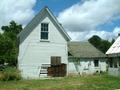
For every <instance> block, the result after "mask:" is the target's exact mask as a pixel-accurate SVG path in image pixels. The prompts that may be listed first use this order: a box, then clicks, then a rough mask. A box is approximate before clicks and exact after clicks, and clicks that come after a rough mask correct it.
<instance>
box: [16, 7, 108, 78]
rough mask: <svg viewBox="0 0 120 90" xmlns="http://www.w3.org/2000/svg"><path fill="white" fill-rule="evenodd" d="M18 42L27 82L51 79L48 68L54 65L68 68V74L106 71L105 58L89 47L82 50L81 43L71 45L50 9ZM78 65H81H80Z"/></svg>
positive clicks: (85, 46)
mask: <svg viewBox="0 0 120 90" xmlns="http://www.w3.org/2000/svg"><path fill="white" fill-rule="evenodd" d="M18 38H19V55H18V68H19V70H20V71H21V75H22V77H23V78H39V77H42V76H43V77H47V67H50V66H51V63H58V64H59V63H64V64H66V65H67V74H69V73H75V74H76V73H84V72H85V73H95V72H100V71H106V60H105V55H104V54H103V53H102V52H100V51H98V50H97V49H96V48H94V47H93V46H91V44H89V43H84V44H83V45H82V46H81V44H79V43H69V42H70V37H69V36H68V34H67V33H66V32H65V30H64V28H63V27H62V25H61V24H59V22H58V21H57V19H56V17H55V16H54V15H53V14H52V12H51V11H50V10H49V9H48V8H47V7H45V8H43V9H42V10H41V11H40V12H39V13H38V14H37V15H36V16H35V17H34V18H33V19H32V20H31V22H30V23H29V24H28V25H27V26H26V27H25V28H24V29H23V30H22V31H21V32H20V34H19V35H18ZM74 44H75V45H76V44H78V47H77V46H75V47H72V50H73V52H71V51H69V53H70V54H71V55H72V54H73V55H72V56H69V59H68V49H69V50H71V49H70V48H71V45H74ZM89 46H90V47H89ZM74 48H76V49H74ZM80 48H81V49H80ZM82 48H83V49H84V50H83V49H82ZM87 49H88V50H87ZM74 50H75V54H74ZM82 54H83V55H85V57H84V56H83V57H82ZM88 54H89V56H88ZM52 59H54V60H52ZM53 61H54V62H53ZM77 61H78V62H80V63H79V65H78V62H77ZM76 62H77V63H76ZM76 64H77V66H76ZM78 67H80V68H79V69H78ZM42 69H43V71H42ZM44 69H45V70H44ZM41 72H42V73H43V75H41V74H42V73H41ZM49 72H50V70H49ZM50 73H51V72H50Z"/></svg>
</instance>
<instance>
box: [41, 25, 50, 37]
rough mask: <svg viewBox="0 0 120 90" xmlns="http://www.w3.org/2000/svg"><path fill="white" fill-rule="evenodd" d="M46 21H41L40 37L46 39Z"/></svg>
mask: <svg viewBox="0 0 120 90" xmlns="http://www.w3.org/2000/svg"><path fill="white" fill-rule="evenodd" d="M48 33H49V32H48V23H41V37H40V38H41V39H48Z"/></svg>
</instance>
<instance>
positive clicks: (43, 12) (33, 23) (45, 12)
mask: <svg viewBox="0 0 120 90" xmlns="http://www.w3.org/2000/svg"><path fill="white" fill-rule="evenodd" d="M45 15H48V16H49V17H51V20H52V21H53V23H54V24H55V25H56V27H57V29H58V30H59V32H60V33H61V34H62V36H63V37H64V38H65V40H67V41H69V40H70V39H71V38H70V37H69V35H68V34H67V33H66V31H65V30H64V28H63V27H62V25H60V24H59V22H58V20H57V19H56V17H55V16H54V15H53V13H52V12H51V11H50V9H49V8H48V7H44V8H43V9H42V10H41V11H40V12H39V13H38V14H37V15H36V16H35V17H34V18H33V19H32V20H31V21H30V22H29V23H28V24H27V25H26V27H25V28H24V29H23V30H22V31H21V32H20V33H19V34H18V37H20V36H21V35H22V34H24V33H26V32H27V33H28V35H29V34H30V32H31V31H32V30H33V29H34V28H35V27H36V26H37V25H38V24H39V23H40V21H41V20H43V19H44V18H45ZM27 33H26V34H27ZM26 34H25V35H26ZM28 35H26V37H27V36H28ZM26 37H25V38H26Z"/></svg>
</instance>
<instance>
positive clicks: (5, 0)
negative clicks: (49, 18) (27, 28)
mask: <svg viewBox="0 0 120 90" xmlns="http://www.w3.org/2000/svg"><path fill="white" fill-rule="evenodd" d="M35 3H36V0H1V1H0V27H1V26H2V25H6V24H8V23H9V22H10V21H11V20H15V21H16V22H17V23H20V24H23V25H25V24H26V23H28V22H29V21H30V20H31V19H32V18H33V16H34V14H35V12H34V11H33V6H34V5H35Z"/></svg>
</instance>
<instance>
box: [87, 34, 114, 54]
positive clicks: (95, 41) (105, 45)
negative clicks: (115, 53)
mask: <svg viewBox="0 0 120 90" xmlns="http://www.w3.org/2000/svg"><path fill="white" fill-rule="evenodd" d="M88 41H89V42H90V43H91V44H92V45H93V46H95V47H96V48H97V49H99V50H100V51H102V52H103V53H105V52H106V51H107V50H108V49H109V48H110V46H111V45H112V44H113V43H114V41H115V40H114V39H113V40H112V41H111V42H109V41H108V40H103V39H101V38H100V37H99V36H97V35H94V36H92V37H91V38H90V39H89V40H88Z"/></svg>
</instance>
